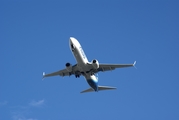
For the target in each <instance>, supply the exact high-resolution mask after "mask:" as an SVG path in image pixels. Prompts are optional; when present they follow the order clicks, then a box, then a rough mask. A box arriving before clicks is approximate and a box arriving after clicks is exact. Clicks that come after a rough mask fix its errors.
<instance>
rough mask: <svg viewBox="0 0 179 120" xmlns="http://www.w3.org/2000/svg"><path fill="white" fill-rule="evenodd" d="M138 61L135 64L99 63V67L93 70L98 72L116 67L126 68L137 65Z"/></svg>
mask: <svg viewBox="0 0 179 120" xmlns="http://www.w3.org/2000/svg"><path fill="white" fill-rule="evenodd" d="M135 64H136V61H135V62H134V63H133V64H99V68H98V69H97V70H94V71H93V72H95V73H97V72H99V71H102V72H104V71H110V70H114V69H116V68H125V67H135Z"/></svg>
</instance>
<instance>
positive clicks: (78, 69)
mask: <svg viewBox="0 0 179 120" xmlns="http://www.w3.org/2000/svg"><path fill="white" fill-rule="evenodd" d="M69 47H70V49H71V51H72V54H73V55H74V57H75V59H76V62H77V64H75V65H71V63H69V62H67V63H66V64H65V66H66V68H65V69H62V70H59V71H56V72H53V73H49V74H45V72H43V78H44V77H50V76H57V75H60V76H62V77H63V76H71V75H75V77H76V78H79V77H80V76H81V75H82V76H84V77H85V79H86V81H87V83H88V84H89V86H90V88H89V89H86V90H84V91H82V92H81V93H85V92H93V91H94V92H98V91H100V90H113V89H116V87H109V86H99V85H98V76H97V73H98V72H104V71H112V70H114V69H116V68H125V67H135V64H136V61H135V62H134V63H133V64H101V63H99V62H98V60H97V59H94V60H92V61H91V62H89V61H88V59H87V57H86V55H85V52H84V51H83V49H82V46H81V45H80V43H79V42H78V40H77V39H75V38H74V37H70V39H69Z"/></svg>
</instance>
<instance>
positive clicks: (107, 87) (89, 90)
mask: <svg viewBox="0 0 179 120" xmlns="http://www.w3.org/2000/svg"><path fill="white" fill-rule="evenodd" d="M113 89H117V88H116V87H109V86H98V91H101V90H113ZM93 91H94V89H93V88H89V89H86V90H84V91H82V92H81V93H85V92H93Z"/></svg>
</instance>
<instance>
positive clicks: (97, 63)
mask: <svg viewBox="0 0 179 120" xmlns="http://www.w3.org/2000/svg"><path fill="white" fill-rule="evenodd" d="M92 66H93V68H94V69H98V68H99V62H98V60H95V59H94V60H92Z"/></svg>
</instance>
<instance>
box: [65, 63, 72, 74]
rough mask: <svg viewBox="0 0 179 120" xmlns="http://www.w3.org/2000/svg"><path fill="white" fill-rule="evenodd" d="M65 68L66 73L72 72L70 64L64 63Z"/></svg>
mask: <svg viewBox="0 0 179 120" xmlns="http://www.w3.org/2000/svg"><path fill="white" fill-rule="evenodd" d="M65 66H66V69H67V71H68V72H71V71H72V66H71V64H70V63H66V65H65Z"/></svg>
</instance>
